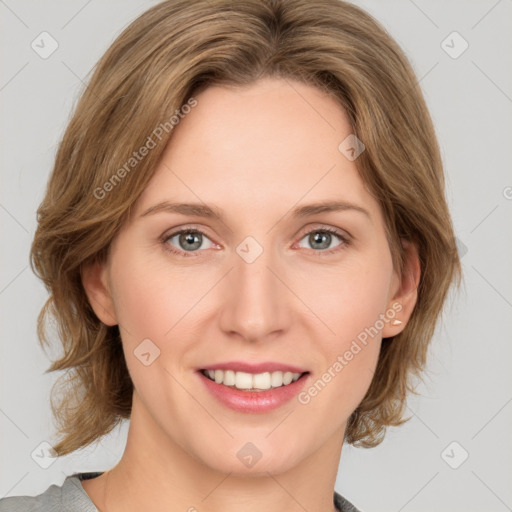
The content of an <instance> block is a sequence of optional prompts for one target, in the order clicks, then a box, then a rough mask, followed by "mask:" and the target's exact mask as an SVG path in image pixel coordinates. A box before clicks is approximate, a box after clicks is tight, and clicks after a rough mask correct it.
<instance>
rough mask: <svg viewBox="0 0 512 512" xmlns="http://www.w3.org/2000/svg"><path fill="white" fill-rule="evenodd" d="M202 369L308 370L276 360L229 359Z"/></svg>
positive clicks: (295, 371) (258, 371) (246, 370)
mask: <svg viewBox="0 0 512 512" xmlns="http://www.w3.org/2000/svg"><path fill="white" fill-rule="evenodd" d="M199 369H200V370H233V371H235V372H246V373H264V372H279V371H281V372H293V373H305V372H307V371H308V370H305V369H304V368H299V367H298V366H294V365H291V364H288V363H277V362H275V361H266V362H262V363H247V362H243V361H227V362H220V363H215V364H210V365H208V366H202V367H201V368H199Z"/></svg>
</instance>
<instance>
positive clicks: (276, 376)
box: [201, 369, 309, 391]
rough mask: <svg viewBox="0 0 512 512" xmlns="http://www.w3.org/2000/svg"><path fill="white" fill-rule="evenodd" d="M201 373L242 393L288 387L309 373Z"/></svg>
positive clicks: (218, 371) (204, 371)
mask: <svg viewBox="0 0 512 512" xmlns="http://www.w3.org/2000/svg"><path fill="white" fill-rule="evenodd" d="M201 373H202V374H203V375H204V376H205V377H206V378H207V379H210V380H211V381H214V382H216V383H217V384H222V385H223V386H227V387H231V388H236V389H240V390H243V391H268V390H269V389H275V388H280V387H284V386H288V385H289V384H292V383H294V382H296V381H297V380H299V379H301V378H302V377H304V375H306V374H308V373H309V372H303V373H295V372H282V371H274V372H263V373H247V372H237V371H233V370H220V369H218V370H201Z"/></svg>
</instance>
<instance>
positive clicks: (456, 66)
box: [0, 0, 512, 512]
mask: <svg viewBox="0 0 512 512" xmlns="http://www.w3.org/2000/svg"><path fill="white" fill-rule="evenodd" d="M155 3H156V2H155V1H149V0H148V1H143V0H122V1H120V0H116V1H112V0H110V1H108V2H106V1H103V2H100V1H98V0H89V1H87V0H66V1H64V0H60V1H58V0H51V1H45V2H40V1H36V0H31V1H29V0H21V1H15V0H5V1H3V0H0V16H1V29H0V38H1V52H2V55H1V59H2V60H1V63H2V65H1V76H0V100H1V114H0V116H1V121H2V122H1V144H2V146H1V150H0V158H1V169H2V174H1V179H2V182H1V196H0V222H1V237H2V238H1V248H2V251H1V266H0V311H1V316H2V323H1V326H2V327H1V329H2V330H1V332H2V341H1V344H0V347H1V357H0V364H1V370H0V378H1V382H0V384H1V387H0V392H1V402H0V432H1V435H0V460H1V464H0V497H3V496H7V495H21V494H38V493H40V492H42V491H44V490H45V489H46V488H47V487H48V486H49V485H50V484H52V483H57V484H61V483H62V481H63V479H64V478H65V475H67V474H70V473H72V472H75V471H94V470H105V469H107V468H109V467H111V466H113V465H114V464H115V463H116V462H117V461H118V459H119V458H120V456H121V454H122V451H123V448H124V443H125V438H126V437H125V436H126V432H127V428H126V427H127V424H125V425H124V426H123V427H122V428H121V429H119V430H117V431H115V432H114V433H113V435H110V436H108V438H106V439H104V440H102V441H101V443H99V444H98V445H97V446H91V447H90V448H88V449H86V450H83V451H81V452H79V453H78V452H77V453H75V454H72V455H69V456H66V457H62V458H60V459H57V460H56V461H55V462H53V464H52V465H51V466H50V467H49V468H48V469H43V468H41V467H40V466H39V465H38V464H36V462H35V461H34V460H33V459H32V457H31V453H33V452H34V450H36V449H37V447H38V446H39V445H40V443H41V442H43V441H50V442H51V440H52V419H51V413H50V408H49V400H48V397H49V392H50V387H51V384H52V383H53V382H54V381H55V378H56V375H48V374H44V371H45V370H46V369H47V367H48V365H49V361H48V359H47V357H46V355H45V354H44V352H43V351H42V350H41V348H40V347H39V345H38V342H37V339H36V317H37V314H38V312H39V310H40V308H41V306H42V305H43V302H44V300H45V296H46V294H45V291H44V289H43V287H42V285H41V283H40V282H39V281H38V280H37V279H36V278H35V276H34V275H33V274H32V272H31V270H30V268H29V267H28V251H29V247H30V243H31V240H32V237H33V234H34V230H35V227H36V222H35V211H36V209H37V206H38V204H39V203H40V201H41V199H42V197H43V193H44V188H45V185H46V181H47V177H48V174H49V172H50V170H51V167H52V163H53V158H54V156H55V151H56V148H57V144H58V142H59V140H60V137H61V136H62V133H63V130H64V128H65V126H66V123H67V121H68V120H69V116H70V112H71V108H72V107H73V105H74V103H75V101H76V99H77V97H78V94H79V92H80V90H81V88H82V82H83V81H85V80H86V78H87V76H88V75H87V74H88V73H89V71H90V69H91V67H92V66H93V65H94V64H95V63H96V61H97V60H98V59H99V57H100V56H101V55H102V54H103V52H104V51H105V50H106V49H107V47H108V46H109V45H110V44H111V42H112V41H113V40H114V38H115V37H116V36H117V35H118V34H119V33H120V32H121V30H122V29H123V28H124V27H125V26H126V25H127V24H128V23H129V22H131V21H132V20H133V19H134V18H135V17H136V16H137V15H138V14H140V13H141V12H143V11H144V10H146V9H147V8H149V7H150V6H152V5H154V4H155ZM356 3H357V4H358V5H360V6H362V7H363V8H366V9H367V10H368V11H369V12H370V13H372V14H373V15H374V16H375V17H376V18H377V19H378V20H380V21H381V22H382V23H383V24H384V25H385V27H386V28H387V29H388V30H389V31H390V33H391V34H392V35H393V36H394V37H395V39H396V40H397V41H398V43H399V44H400V45H401V46H402V47H403V48H404V50H405V51H406V53H407V54H408V56H409V58H410V60H411V62H412V64H413V67H414V69H415V71H416V73H417V75H418V79H419V80H420V81H421V86H422V88H423V90H424V93H425V96H426V99H427V102H428V106H429V108H430V110H431V113H432V116H433V119H434V122H435V126H436V130H437V133H438V137H439V141H440V145H441V149H442V154H443V159H444V162H445V166H446V176H447V187H448V190H447V196H448V201H449V204H450V207H451V211H452V215H453V220H454V224H455V229H456V233H457V237H458V238H459V240H460V244H461V249H462V251H463V252H462V253H463V254H464V256H463V259H462V263H463V271H464V285H463V287H462V288H461V291H460V292H459V293H457V294H452V295H451V296H450V300H449V301H448V304H447V307H446V310H445V311H446V313H445V316H444V319H443V320H442V321H441V322H440V323H439V327H438V330H437V333H436V336H435V339H434V341H433V345H432V352H431V357H430V363H429V370H428V372H427V374H426V376H425V382H424V383H423V384H421V385H420V387H419V392H420V396H418V397H411V399H410V400H409V402H408V413H409V415H410V416H411V417H412V419H411V420H410V422H409V423H407V424H406V425H405V426H403V427H401V428H397V429H390V430H389V431H388V434H387V436H386V439H385V441H384V442H383V443H382V445H380V446H379V447H377V448H374V449H371V450H365V449H356V448H353V447H350V446H345V447H344V450H343V454H342V458H341V464H340V471H339V474H338V478H337V482H336V490H338V491H339V492H340V493H342V494H344V495H345V496H347V497H348V498H349V499H350V500H352V501H353V502H354V503H355V504H356V505H357V506H359V507H360V508H361V509H362V510H363V511H365V512H371V511H378V512H388V511H389V512H399V511H405V512H407V511H429V512H431V511H432V510H436V511H439V512H441V511H450V512H456V511H462V510H464V511H476V510H486V511H487V512H490V511H497V512H499V511H506V510H512V486H511V482H512V436H511V435H510V432H511V430H510V427H511V426H512V403H511V402H512V386H511V383H512V372H511V361H512V359H511V356H512V343H511V341H512V340H511V335H510V333H511V331H512V286H511V283H512V269H511V262H512V237H511V233H512V232H511V219H512V172H511V169H512V167H511V163H512V149H511V147H512V144H511V143H512V138H511V136H512V51H511V50H512V0H500V1H496V0H473V1H465V2H461V1H460V0H459V1H457V0H450V1H441V0H437V1H427V0H414V1H413V0H394V1H382V0H380V1H379V0H364V1H357V2H356ZM43 31H47V32H49V33H50V34H51V35H52V37H53V38H55V39H56V40H57V42H58V44H59V47H58V49H57V50H56V51H55V52H54V53H53V54H52V55H51V56H50V57H48V58H47V59H43V58H41V57H40V56H39V55H38V54H37V53H36V52H35V51H34V50H33V49H32V48H31V42H32V41H33V40H34V39H36V37H37V36H38V35H39V34H40V33H41V32H43ZM453 31H457V32H458V33H459V34H460V35H461V36H462V37H463V38H464V39H465V40H466V41H467V42H468V43H469V48H468V49H467V50H466V51H465V52H464V53H463V54H462V55H460V56H459V57H458V58H452V57H451V56H450V55H448V54H447V53H446V52H445V50H444V49H443V47H442V46H441V43H442V41H443V40H445V39H446V38H447V36H449V35H450V34H451V33H452V32H453ZM454 37H455V38H454ZM461 44H463V42H462V41H461V40H460V39H457V36H451V38H449V39H448V40H447V42H446V43H445V45H449V46H451V47H452V48H451V49H450V51H451V52H452V53H453V52H457V51H458V50H460V49H461V48H462V46H461ZM445 47H446V46H445ZM466 251H467V252H466ZM453 441H455V442H456V443H457V444H455V445H451V446H450V444H451V443H452V442H453ZM447 447H448V449H447V450H446V448H447ZM465 452H467V453H468V454H469V457H468V458H467V460H466V461H465V462H464V463H463V464H461V465H460V466H459V467H458V468H457V469H453V468H452V467H450V465H449V464H448V462H449V463H450V464H451V465H452V466H456V465H458V464H460V462H461V461H462V460H463V457H464V455H465ZM443 454H444V455H443Z"/></svg>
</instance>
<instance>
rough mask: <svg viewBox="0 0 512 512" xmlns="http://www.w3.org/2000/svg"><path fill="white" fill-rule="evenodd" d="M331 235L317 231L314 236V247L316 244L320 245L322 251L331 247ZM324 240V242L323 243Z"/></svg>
mask: <svg viewBox="0 0 512 512" xmlns="http://www.w3.org/2000/svg"><path fill="white" fill-rule="evenodd" d="M330 236H331V235H330V233H325V232H322V231H317V232H316V233H315V234H314V235H312V240H313V241H312V245H313V246H314V244H316V243H320V244H321V247H320V248H321V249H325V248H327V247H329V241H330V240H329V238H330ZM322 240H323V243H322ZM326 240H327V243H326Z"/></svg>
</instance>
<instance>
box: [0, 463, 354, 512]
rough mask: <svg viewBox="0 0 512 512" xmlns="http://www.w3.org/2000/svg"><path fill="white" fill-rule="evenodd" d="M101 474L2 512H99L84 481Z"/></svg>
mask: <svg viewBox="0 0 512 512" xmlns="http://www.w3.org/2000/svg"><path fill="white" fill-rule="evenodd" d="M99 475H101V473H75V474H74V475H71V476H68V477H67V478H66V480H64V483H63V484H62V485H61V486H58V485H51V486H50V487H48V489H46V491H44V492H43V493H42V494H39V495H37V496H11V497H9V498H3V499H1V500H0V512H98V509H97V508H96V507H95V506H94V503H93V502H92V501H91V499H90V498H89V495H88V494H87V493H86V492H85V490H84V488H83V487H82V483H81V482H82V480H87V479H89V478H95V477H96V476H99ZM334 506H335V507H336V508H337V509H338V510H339V512H359V511H358V509H357V508H355V507H354V505H352V504H351V503H349V502H348V501H347V500H346V499H345V498H343V496H340V495H339V494H338V493H337V492H334Z"/></svg>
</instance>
